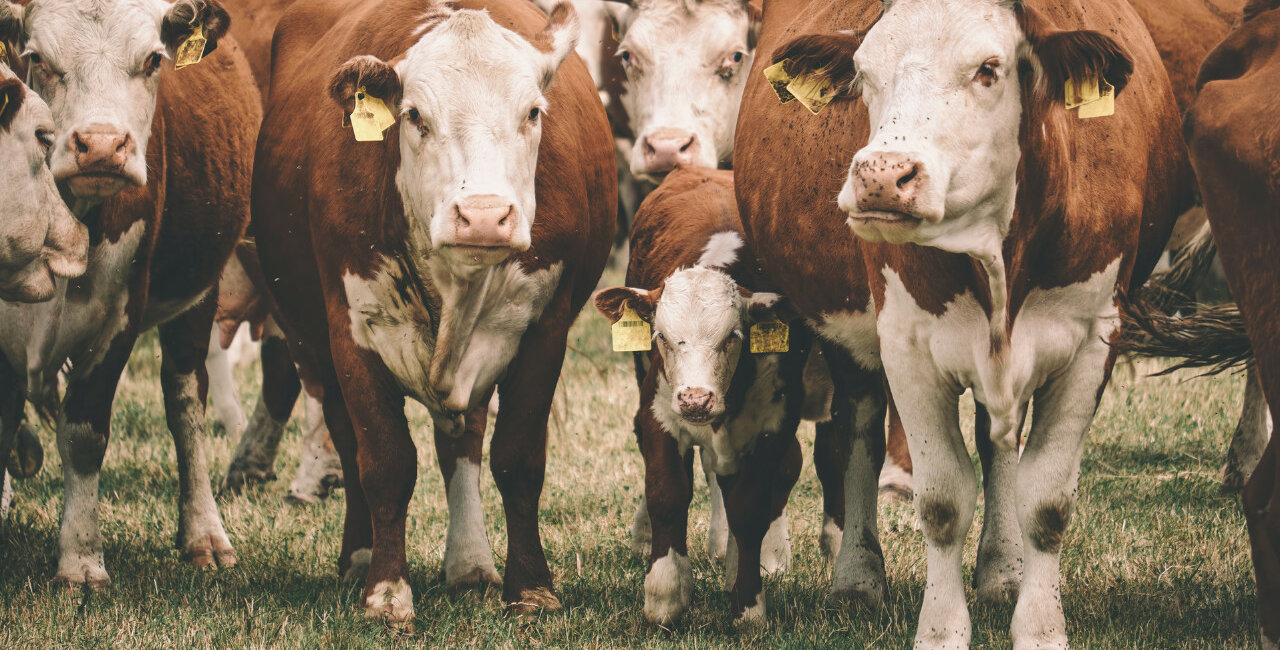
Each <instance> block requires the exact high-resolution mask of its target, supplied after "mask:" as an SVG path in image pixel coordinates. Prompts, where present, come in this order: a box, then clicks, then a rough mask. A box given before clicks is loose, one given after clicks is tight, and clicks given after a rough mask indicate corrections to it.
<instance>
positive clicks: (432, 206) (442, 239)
mask: <svg viewBox="0 0 1280 650" xmlns="http://www.w3.org/2000/svg"><path fill="white" fill-rule="evenodd" d="M577 38H578V22H577V16H576V14H575V13H574V11H573V8H572V7H571V6H570V5H568V4H561V5H558V6H557V7H556V8H555V10H553V11H552V12H551V16H550V17H549V20H548V23H547V26H546V28H545V29H544V30H543V31H542V33H541V34H540V35H539V37H538V39H536V40H537V41H538V42H539V43H541V44H543V45H545V46H546V47H547V49H546V50H540V49H538V48H535V47H534V46H533V45H532V44H530V43H529V41H527V40H525V39H524V38H523V37H521V36H520V35H518V34H516V33H515V32H512V31H511V30H508V29H506V28H503V27H500V26H499V25H498V24H497V23H495V22H493V19H491V18H490V17H489V14H488V12H484V11H471V10H460V11H456V12H453V13H450V14H448V15H447V17H444V18H441V19H440V20H439V22H438V23H437V24H436V25H435V27H434V28H432V29H431V30H430V31H428V32H427V33H426V34H425V35H423V37H422V39H421V40H419V41H418V42H417V43H416V44H414V45H413V47H411V48H409V51H408V52H406V53H405V55H404V58H402V59H401V60H400V61H399V62H397V63H396V64H395V65H394V66H392V65H390V64H388V63H384V62H383V61H380V60H378V59H377V58H374V57H371V56H361V57H356V58H354V59H352V60H350V61H348V62H347V63H345V64H343V66H342V68H340V69H339V70H338V72H337V74H336V75H334V77H333V81H332V82H331V84H330V86H329V91H330V95H331V96H332V97H333V99H334V100H335V101H337V102H338V103H339V104H340V105H342V106H343V110H345V111H347V112H348V113H349V112H351V111H352V110H353V107H354V101H355V100H354V96H355V93H356V92H357V91H358V89H359V88H360V87H364V88H366V89H367V91H368V92H369V93H370V94H371V95H373V96H375V97H378V98H379V99H382V100H384V101H385V102H386V103H387V105H388V107H392V109H393V112H394V110H395V108H394V107H395V106H398V107H399V115H400V121H399V123H400V129H399V131H400V136H399V137H400V169H399V171H398V173H397V174H396V185H397V187H398V188H399V190H400V196H401V199H402V200H403V203H404V207H405V213H406V215H407V216H408V217H409V223H410V231H411V233H412V234H411V236H412V237H413V238H414V241H415V242H416V243H418V245H422V246H426V247H429V248H430V250H432V251H433V252H432V254H433V255H439V256H441V257H442V258H444V260H445V261H446V262H447V263H448V264H449V265H450V266H451V267H452V268H455V269H467V268H470V269H478V268H486V267H489V266H492V265H494V264H498V263H500V262H502V261H504V260H506V259H507V258H508V257H509V256H510V255H511V254H512V253H513V252H517V251H523V250H527V249H528V248H529V247H530V246H531V245H532V226H533V219H534V172H535V171H536V169H537V165H538V144H539V142H540V141H541V139H542V121H543V119H544V113H546V112H547V111H548V110H554V107H549V106H548V104H547V99H546V97H544V96H543V93H545V92H546V90H547V88H548V87H549V86H550V85H551V81H552V79H553V78H554V77H555V73H556V70H557V69H558V68H559V67H560V64H561V63H562V62H564V60H565V57H567V56H568V55H569V53H570V52H572V51H573V46H574V44H575V43H576V42H577Z"/></svg>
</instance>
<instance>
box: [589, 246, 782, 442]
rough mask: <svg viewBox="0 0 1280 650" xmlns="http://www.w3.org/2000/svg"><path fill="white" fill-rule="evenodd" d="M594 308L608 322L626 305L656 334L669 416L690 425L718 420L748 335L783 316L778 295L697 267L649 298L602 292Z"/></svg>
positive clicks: (637, 292) (629, 291)
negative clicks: (759, 324) (761, 324)
mask: <svg viewBox="0 0 1280 650" xmlns="http://www.w3.org/2000/svg"><path fill="white" fill-rule="evenodd" d="M595 303H596V309H598V310H600V312H601V313H602V314H604V315H605V316H606V317H608V318H609V319H610V320H612V321H613V322H617V321H618V319H619V318H621V317H622V313H623V309H624V304H629V305H631V307H632V308H633V309H635V310H636V313H637V314H639V316H640V318H642V319H644V320H645V321H646V322H648V323H650V324H651V325H652V326H653V341H654V346H653V347H654V350H655V351H656V352H657V354H658V355H659V356H660V357H661V358H662V372H663V376H664V377H665V379H666V381H667V383H668V384H669V385H670V386H671V402H670V409H671V411H672V412H673V413H675V414H677V415H679V416H680V417H681V418H684V419H685V420H686V421H687V422H690V423H692V424H714V423H717V422H718V421H719V420H720V418H721V416H723V415H724V413H725V407H726V399H725V398H726V395H727V394H728V392H729V383H730V380H732V379H733V375H734V372H735V371H736V370H737V368H738V361H739V359H740V358H741V356H742V354H744V351H743V344H744V340H745V338H746V337H745V335H746V332H747V330H748V329H750V327H751V325H752V324H753V323H755V322H758V321H761V320H772V319H773V318H775V317H778V315H779V313H780V312H782V311H784V310H785V301H784V300H783V299H782V298H781V297H780V296H778V295H777V294H774V293H755V294H753V293H751V292H749V291H747V290H745V289H742V288H741V287H739V286H738V285H737V283H735V282H734V281H733V278H731V277H729V276H728V275H727V274H725V273H724V272H721V271H717V270H714V269H709V268H705V267H700V266H699V267H694V268H691V269H684V270H680V271H676V272H675V273H673V274H671V276H669V277H668V278H667V279H666V281H665V282H664V283H663V284H662V286H661V287H659V288H658V289H656V290H654V291H645V290H643V289H634V288H629V287H614V288H611V289H605V290H603V291H601V292H600V293H599V294H597V296H596V300H595ZM658 407H660V406H655V408H658Z"/></svg>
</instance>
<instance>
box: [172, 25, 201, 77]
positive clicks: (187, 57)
mask: <svg viewBox="0 0 1280 650" xmlns="http://www.w3.org/2000/svg"><path fill="white" fill-rule="evenodd" d="M204 44H205V37H204V25H202V24H201V23H196V26H195V29H193V30H192V31H191V35H190V36H188V37H187V40H185V41H183V42H182V45H179V46H178V54H177V55H176V56H174V57H173V67H174V69H177V70H181V69H183V68H185V67H187V66H189V65H195V64H197V63H199V62H200V59H203V58H204Z"/></svg>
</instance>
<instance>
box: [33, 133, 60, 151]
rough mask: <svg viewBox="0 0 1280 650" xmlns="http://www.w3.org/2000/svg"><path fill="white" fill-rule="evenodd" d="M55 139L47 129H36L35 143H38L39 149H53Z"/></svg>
mask: <svg viewBox="0 0 1280 650" xmlns="http://www.w3.org/2000/svg"><path fill="white" fill-rule="evenodd" d="M55 137H56V136H55V135H54V133H53V131H50V130H49V129H36V141H37V142H39V143H40V146H41V147H44V149H45V151H48V150H49V149H52V148H53V141H54V139H55Z"/></svg>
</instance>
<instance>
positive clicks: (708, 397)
mask: <svg viewBox="0 0 1280 650" xmlns="http://www.w3.org/2000/svg"><path fill="white" fill-rule="evenodd" d="M676 401H677V402H678V403H679V405H680V415H682V416H684V417H685V418H688V419H691V420H705V419H707V418H708V417H710V416H711V409H712V408H715V405H716V395H715V393H712V392H711V391H709V390H707V389H705V388H685V389H683V390H681V391H680V392H679V393H677V394H676Z"/></svg>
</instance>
